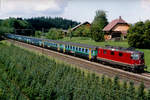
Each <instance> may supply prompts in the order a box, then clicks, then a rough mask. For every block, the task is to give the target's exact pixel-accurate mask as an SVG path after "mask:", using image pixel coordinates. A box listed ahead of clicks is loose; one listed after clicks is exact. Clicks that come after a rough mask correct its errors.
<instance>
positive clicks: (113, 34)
mask: <svg viewBox="0 0 150 100" xmlns="http://www.w3.org/2000/svg"><path fill="white" fill-rule="evenodd" d="M129 27H130V26H129V24H128V23H127V22H125V21H124V20H123V19H122V18H121V16H120V17H119V19H115V20H113V21H112V22H110V23H109V24H108V25H107V26H106V27H104V29H103V31H104V32H105V35H104V38H105V40H111V39H117V38H119V39H121V38H123V39H124V38H125V37H126V35H127V31H128V29H129Z"/></svg>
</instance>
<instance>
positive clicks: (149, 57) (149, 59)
mask: <svg viewBox="0 0 150 100" xmlns="http://www.w3.org/2000/svg"><path fill="white" fill-rule="evenodd" d="M61 41H69V42H76V43H83V44H89V45H96V46H105V45H112V46H122V47H129V45H128V42H127V41H117V42H116V41H105V42H95V41H94V40H92V39H90V38H88V37H73V38H72V39H71V40H70V38H69V37H65V38H63V39H61ZM138 50H139V51H143V52H144V54H145V63H146V66H147V67H148V69H147V70H148V71H150V49H138Z"/></svg>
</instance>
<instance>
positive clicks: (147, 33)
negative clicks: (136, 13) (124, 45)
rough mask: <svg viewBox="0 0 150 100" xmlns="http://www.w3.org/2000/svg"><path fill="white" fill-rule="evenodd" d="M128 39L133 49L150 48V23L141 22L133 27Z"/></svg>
mask: <svg viewBox="0 0 150 100" xmlns="http://www.w3.org/2000/svg"><path fill="white" fill-rule="evenodd" d="M127 38H128V43H129V45H130V46H131V47H136V48H150V21H149V20H147V21H146V22H142V21H140V22H137V23H135V24H134V25H131V27H130V29H129V31H128V35H127Z"/></svg>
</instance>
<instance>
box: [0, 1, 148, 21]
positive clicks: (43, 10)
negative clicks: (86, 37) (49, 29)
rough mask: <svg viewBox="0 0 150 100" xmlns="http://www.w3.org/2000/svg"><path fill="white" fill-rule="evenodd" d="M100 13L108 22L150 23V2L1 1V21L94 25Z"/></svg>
mask: <svg viewBox="0 0 150 100" xmlns="http://www.w3.org/2000/svg"><path fill="white" fill-rule="evenodd" d="M97 10H104V11H106V14H107V18H108V21H109V22H110V21H112V20H114V19H116V18H119V16H121V17H122V18H123V19H124V20H125V21H127V22H128V23H135V22H137V21H145V20H147V19H149V20H150V0H0V19H6V18H9V17H23V18H31V17H38V16H51V17H63V18H66V19H71V20H74V21H78V22H85V21H89V22H92V21H93V19H94V16H95V12H96V11H97Z"/></svg>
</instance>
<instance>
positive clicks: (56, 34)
mask: <svg viewBox="0 0 150 100" xmlns="http://www.w3.org/2000/svg"><path fill="white" fill-rule="evenodd" d="M63 35H64V34H63V32H62V30H60V29H56V28H52V29H50V30H49V32H48V33H47V34H46V38H47V39H52V40H58V39H62V38H63Z"/></svg>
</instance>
